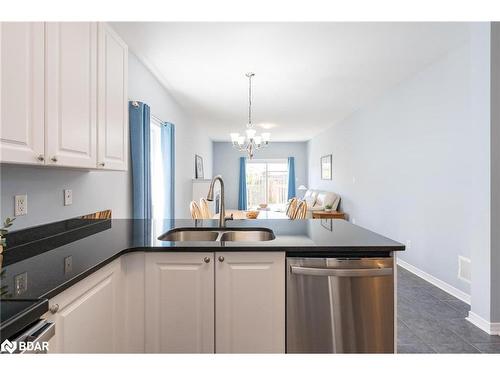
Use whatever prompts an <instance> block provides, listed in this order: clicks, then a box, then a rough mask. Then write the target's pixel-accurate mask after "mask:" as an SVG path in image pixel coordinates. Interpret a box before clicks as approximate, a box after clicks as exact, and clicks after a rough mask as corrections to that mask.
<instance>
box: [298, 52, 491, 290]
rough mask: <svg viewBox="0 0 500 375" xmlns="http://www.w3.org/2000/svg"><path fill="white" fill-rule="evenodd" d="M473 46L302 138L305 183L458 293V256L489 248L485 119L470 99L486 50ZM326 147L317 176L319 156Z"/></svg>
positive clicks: (479, 83)
mask: <svg viewBox="0 0 500 375" xmlns="http://www.w3.org/2000/svg"><path fill="white" fill-rule="evenodd" d="M472 52H473V48H472V47H471V45H470V44H467V45H464V46H462V47H460V48H458V49H456V50H454V51H453V52H451V53H450V54H448V55H446V56H443V57H442V58H441V59H440V60H439V61H436V62H435V63H433V64H432V65H430V66H428V67H427V68H426V69H425V70H424V71H421V72H420V73H418V74H417V75H415V76H413V77H409V78H408V79H407V80H406V81H405V82H402V83H401V84H400V85H398V86H397V87H394V88H393V89H392V90H391V91H390V92H388V93H387V94H386V95H384V96H382V97H380V98H378V100H377V101H376V102H373V103H371V105H369V106H367V107H365V108H363V109H361V110H359V111H358V112H356V113H355V114H354V115H352V116H350V117H349V118H347V119H345V120H344V121H343V122H342V123H339V124H337V125H335V126H333V127H332V128H330V129H329V130H327V131H326V132H324V133H322V134H320V135H318V136H316V137H314V138H313V139H312V140H311V141H310V143H309V147H308V149H309V184H310V185H311V186H312V187H314V188H321V189H331V190H333V191H336V192H338V193H340V195H341V197H342V208H343V210H345V211H346V212H347V213H348V214H349V216H350V218H351V220H352V219H355V220H356V224H358V225H361V226H363V227H366V228H369V229H371V230H374V231H376V232H378V233H381V234H384V235H386V236H388V237H391V238H393V239H395V240H398V241H401V242H403V243H405V242H406V241H407V240H410V241H411V246H410V247H409V248H408V249H407V251H406V252H404V253H402V254H401V258H402V259H403V260H405V261H407V262H408V263H410V264H412V265H413V266H415V267H418V268H419V269H421V270H423V271H425V272H427V273H429V274H431V275H433V276H435V277H437V278H439V279H441V280H442V281H444V282H446V283H448V284H450V285H452V286H454V287H456V288H458V289H460V290H462V291H463V292H465V293H469V292H470V290H469V289H470V286H469V284H467V283H465V282H463V281H461V280H459V279H458V278H457V273H458V255H463V256H465V257H470V256H471V252H473V251H475V250H476V249H477V248H478V247H480V248H488V247H489V241H488V238H489V217H488V215H487V213H488V211H489V147H488V145H489V124H488V122H487V121H482V119H484V112H483V111H482V108H481V107H480V106H474V105H472V102H473V99H474V97H473V95H474V93H475V92H477V91H481V90H483V89H484V83H485V82H484V80H475V79H474V78H475V76H474V75H473V72H475V71H477V70H481V69H483V68H484V66H483V65H484V59H485V58H486V56H485V53H484V51H483V53H482V54H479V55H478V56H479V57H480V59H482V60H481V61H474V59H473V56H472ZM486 83H487V81H486ZM479 100H481V97H479ZM483 102H484V101H483ZM330 153H331V154H333V179H332V180H331V181H324V180H321V179H320V170H319V158H320V156H321V155H325V154H330Z"/></svg>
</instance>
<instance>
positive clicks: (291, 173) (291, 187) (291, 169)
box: [288, 156, 296, 199]
mask: <svg viewBox="0 0 500 375" xmlns="http://www.w3.org/2000/svg"><path fill="white" fill-rule="evenodd" d="M295 196H296V193H295V158H294V157H293V156H290V157H289V158H288V199H292V198H293V197H295Z"/></svg>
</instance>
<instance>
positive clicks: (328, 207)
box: [325, 204, 333, 212]
mask: <svg viewBox="0 0 500 375" xmlns="http://www.w3.org/2000/svg"><path fill="white" fill-rule="evenodd" d="M332 207H333V206H332V205H331V204H327V205H326V206H325V212H332Z"/></svg>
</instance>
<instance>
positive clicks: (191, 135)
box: [0, 54, 212, 230]
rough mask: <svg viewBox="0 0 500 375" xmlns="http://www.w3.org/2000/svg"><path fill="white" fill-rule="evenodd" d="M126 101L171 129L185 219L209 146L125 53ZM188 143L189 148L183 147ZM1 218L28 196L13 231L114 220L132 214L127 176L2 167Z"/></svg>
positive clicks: (178, 207)
mask: <svg viewBox="0 0 500 375" xmlns="http://www.w3.org/2000/svg"><path fill="white" fill-rule="evenodd" d="M129 98H130V99H132V100H139V101H144V102H146V103H148V104H149V105H150V107H151V112H152V113H153V114H154V115H156V116H157V117H159V118H161V119H162V120H164V121H170V122H172V123H174V124H175V126H176V175H175V191H176V202H175V211H176V217H189V216H190V215H189V206H188V204H189V201H190V200H191V179H192V178H193V177H194V154H195V153H197V154H199V155H202V156H203V157H204V159H205V176H207V177H210V176H211V173H212V171H211V167H212V142H211V140H210V139H209V137H208V135H207V134H206V132H204V131H202V130H200V129H199V128H198V127H196V126H195V125H194V124H193V123H192V122H191V120H190V119H189V117H188V116H187V115H186V114H185V113H184V112H183V110H182V109H181V108H180V107H179V106H178V105H177V103H176V102H175V101H174V100H173V99H172V98H171V96H170V95H169V94H168V92H167V91H166V90H165V89H164V88H163V86H162V85H160V83H159V82H158V80H157V79H156V78H155V77H154V76H153V75H152V74H151V73H150V72H149V70H147V69H146V67H145V66H144V65H143V64H142V63H141V62H140V61H139V60H138V59H137V57H135V56H134V55H133V54H130V55H129ZM188 145H189V147H187V146H188ZM0 168H1V172H0V175H1V181H0V191H1V218H2V219H3V218H5V217H7V216H14V195H16V194H28V215H26V216H19V217H18V218H17V219H16V222H15V225H14V226H13V227H12V229H13V230H15V229H21V228H25V227H29V226H33V225H38V224H43V223H48V222H52V221H56V220H62V219H66V218H70V217H73V216H77V215H81V214H86V213H90V212H94V211H99V210H103V209H112V210H113V216H114V217H117V218H127V217H131V215H132V212H131V211H132V194H131V173H130V170H129V172H115V171H112V172H104V171H85V170H76V169H73V170H72V169H62V168H61V169H56V168H42V167H27V166H15V165H1V167H0ZM64 189H72V190H73V204H72V205H71V206H64V205H63V190H64Z"/></svg>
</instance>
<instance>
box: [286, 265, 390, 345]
mask: <svg viewBox="0 0 500 375" xmlns="http://www.w3.org/2000/svg"><path fill="white" fill-rule="evenodd" d="M393 264H394V262H393V258H358V259H350V258H349V259H345V258H293V257H289V258H287V308H286V314H287V324H286V333H287V338H286V344H287V345H286V349H287V352H288V353H394V279H393V276H394V275H393V274H394V272H393V267H394V266H393Z"/></svg>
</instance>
